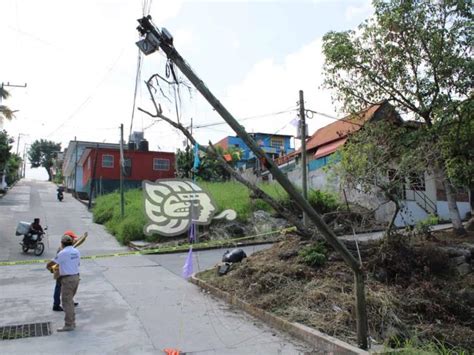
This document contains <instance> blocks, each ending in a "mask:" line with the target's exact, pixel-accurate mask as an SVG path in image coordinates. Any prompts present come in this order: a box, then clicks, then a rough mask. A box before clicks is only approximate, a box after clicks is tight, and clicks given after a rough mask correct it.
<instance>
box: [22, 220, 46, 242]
mask: <svg viewBox="0 0 474 355" xmlns="http://www.w3.org/2000/svg"><path fill="white" fill-rule="evenodd" d="M42 234H44V230H43V227H41V224H40V219H39V218H35V219H34V220H33V223H31V225H30V231H29V232H28V233H27V234H26V235H25V239H24V241H25V242H26V243H28V242H30V241H31V240H32V239H33V238H32V237H33V235H36V236H40V235H42ZM35 239H36V238H35Z"/></svg>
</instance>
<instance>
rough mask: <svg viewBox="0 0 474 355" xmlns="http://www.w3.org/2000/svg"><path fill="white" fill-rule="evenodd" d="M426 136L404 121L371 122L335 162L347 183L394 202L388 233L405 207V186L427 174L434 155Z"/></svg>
mask: <svg viewBox="0 0 474 355" xmlns="http://www.w3.org/2000/svg"><path fill="white" fill-rule="evenodd" d="M425 136H426V134H424V133H421V132H420V131H419V130H414V129H413V128H409V127H406V126H404V125H403V124H402V123H401V122H399V123H394V122H388V121H379V122H372V123H368V124H366V125H365V126H364V127H363V129H361V130H360V131H358V132H357V133H356V134H354V135H352V136H351V137H350V139H349V140H348V141H347V142H346V144H345V145H344V147H343V148H342V149H341V150H340V152H339V154H340V161H339V163H338V164H334V165H333V166H334V169H335V171H336V173H337V175H338V176H339V177H340V178H341V180H342V182H343V183H344V184H345V185H346V186H349V187H350V188H352V189H354V190H355V191H359V192H362V193H366V194H367V193H369V194H375V195H380V194H382V195H383V197H384V200H385V201H383V202H382V204H383V203H385V202H388V201H390V202H392V203H393V204H394V206H395V209H394V212H393V215H392V219H391V221H390V223H389V226H388V229H387V233H388V234H390V233H391V232H392V229H393V226H394V222H395V218H396V216H397V214H398V212H399V211H400V210H401V209H402V207H403V206H402V203H401V201H402V200H403V199H404V197H403V191H404V189H405V185H406V184H407V182H408V181H409V179H410V177H411V176H417V175H420V174H423V173H424V171H425V166H426V164H427V162H426V160H425V159H431V158H432V157H431V154H428V155H427V154H425V149H426V146H427V145H428V144H429V143H428V142H425V141H423V140H422V138H423V137H425ZM407 146H410V150H407V149H406V147H407Z"/></svg>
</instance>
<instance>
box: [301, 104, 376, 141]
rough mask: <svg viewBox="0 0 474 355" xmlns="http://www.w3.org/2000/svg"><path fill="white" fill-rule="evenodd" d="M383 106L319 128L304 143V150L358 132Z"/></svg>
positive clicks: (371, 108)
mask: <svg viewBox="0 0 474 355" xmlns="http://www.w3.org/2000/svg"><path fill="white" fill-rule="evenodd" d="M382 105H383V104H382V103H381V104H377V105H372V106H370V107H369V108H367V109H365V110H362V111H360V112H358V113H356V114H352V115H348V116H346V117H344V118H342V119H341V120H339V121H336V122H333V123H331V124H328V125H327V126H324V127H321V128H320V129H318V130H317V131H316V132H314V133H313V135H312V136H311V137H310V138H309V139H308V141H307V142H306V149H307V150H311V149H314V148H316V147H319V146H322V145H324V144H327V143H329V142H332V141H334V140H338V139H341V138H344V137H347V136H348V135H349V133H352V132H356V131H358V130H359V129H360V128H361V127H362V125H363V124H364V123H366V122H367V121H369V120H370V119H371V118H372V117H373V115H374V114H375V112H376V111H377V110H378V109H379V108H380V107H381V106H382Z"/></svg>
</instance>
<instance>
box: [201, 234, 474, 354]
mask: <svg viewBox="0 0 474 355" xmlns="http://www.w3.org/2000/svg"><path fill="white" fill-rule="evenodd" d="M433 237H434V238H433ZM404 238H405V240H402V239H399V240H393V242H391V243H381V244H380V245H378V246H376V247H375V248H376V252H374V253H369V254H368V255H369V256H367V257H365V258H363V260H364V267H365V269H366V270H367V282H366V297H367V312H368V319H369V331H370V336H371V337H372V339H374V340H375V341H376V342H377V343H379V344H380V343H390V341H392V345H394V344H393V343H396V342H401V341H403V340H404V339H410V338H413V337H416V338H418V339H421V340H429V341H433V339H434V338H436V339H437V340H439V341H442V342H444V343H446V344H451V345H453V346H459V347H462V348H465V349H474V313H473V306H474V304H472V299H473V294H474V275H473V273H472V272H471V273H468V274H466V275H464V276H459V275H458V274H456V270H455V268H454V267H453V265H451V264H450V262H448V260H450V258H449V256H448V252H447V251H444V250H443V249H442V248H441V249H440V248H439V247H448V246H453V245H454V246H459V244H462V243H466V242H470V241H471V240H474V234H472V233H471V234H470V235H469V236H468V237H467V238H464V239H460V240H457V239H456V238H455V239H454V240H453V241H452V242H451V241H450V239H449V238H450V235H449V233H447V234H446V233H443V232H442V233H433V235H432V237H431V240H426V239H425V240H422V239H420V240H416V239H413V240H410V243H407V241H406V236H405V237H404ZM310 245H311V243H310V242H307V241H302V240H300V238H299V237H297V236H295V235H291V236H287V238H286V239H285V240H284V241H281V242H278V243H276V244H274V245H273V247H272V248H270V249H267V250H263V251H260V252H257V253H255V254H253V255H251V256H250V257H249V258H247V259H244V262H242V263H240V264H235V265H233V266H232V268H231V270H230V272H229V273H228V274H227V275H225V276H222V277H219V276H217V273H216V270H208V271H206V272H204V273H202V274H200V275H199V277H201V278H203V279H205V280H206V281H208V282H209V283H211V284H212V285H214V286H216V287H218V288H220V289H222V290H224V291H227V292H230V293H232V294H236V295H237V296H239V297H240V298H242V299H244V300H246V301H247V302H249V303H251V304H252V305H255V306H257V307H261V308H263V309H264V310H266V311H270V312H272V313H274V314H275V315H277V316H280V317H283V318H285V319H287V320H289V321H296V322H299V323H302V324H305V325H307V326H310V327H313V328H315V329H318V330H320V331H322V332H324V333H327V334H329V335H332V336H335V337H337V338H340V339H342V340H345V341H347V342H349V343H352V344H356V333H355V329H356V325H355V317H354V315H355V310H354V294H353V275H352V272H351V270H350V269H349V268H348V267H347V266H346V265H345V264H344V263H343V262H342V261H338V260H333V261H327V262H326V263H324V265H322V266H317V267H310V266H308V265H307V264H305V262H304V261H303V260H302V257H301V253H300V251H301V250H303V249H305V248H306V249H307V248H308V247H310ZM328 253H330V251H329V252H328ZM467 260H468V259H467Z"/></svg>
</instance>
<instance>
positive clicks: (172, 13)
mask: <svg viewBox="0 0 474 355" xmlns="http://www.w3.org/2000/svg"><path fill="white" fill-rule="evenodd" d="M144 13H145V14H147V13H149V14H150V15H151V16H152V17H153V21H154V23H155V24H156V25H157V26H158V27H165V28H167V29H168V31H169V32H170V33H171V34H172V35H173V37H174V45H175V48H176V49H177V50H178V52H179V53H180V54H181V55H182V56H183V57H184V59H185V60H186V61H187V62H188V63H189V64H190V66H191V67H192V68H193V70H194V71H195V72H196V73H197V75H198V76H199V77H200V78H201V79H202V80H203V81H204V82H205V83H206V85H207V86H208V88H209V89H210V90H211V91H212V92H213V93H214V95H215V96H216V97H217V98H218V99H219V100H220V101H221V102H222V103H223V104H224V106H226V107H227V109H228V110H229V111H230V112H231V113H232V114H233V115H234V117H235V118H236V119H237V120H242V121H241V124H242V125H243V126H244V127H245V128H246V130H247V131H248V132H264V133H273V134H276V133H279V134H290V135H295V134H296V128H295V127H294V126H293V125H292V124H291V121H293V120H294V118H295V117H296V115H297V111H296V110H297V104H296V103H297V101H298V92H299V90H303V91H304V95H305V106H306V108H308V109H311V110H314V111H318V112H323V113H326V114H329V115H332V116H337V117H342V116H343V113H342V112H340V111H338V105H337V104H335V103H332V102H331V95H330V92H328V91H327V90H324V89H323V88H321V84H322V82H323V76H322V67H323V63H324V57H323V55H322V52H321V43H322V37H323V35H324V34H325V33H327V32H329V31H343V30H349V29H356V27H357V25H358V24H359V23H361V22H362V21H363V20H364V19H366V18H367V17H369V16H370V15H371V13H372V8H371V5H370V1H369V0H308V1H303V0H291V1H290V0H288V1H284V0H280V1H263V0H261V1H237V0H235V1H224V0H220V1H179V0H171V1H158V0H153V1H152V0H147V1H143V0H67V1H66V0H43V1H39V0H2V1H1V2H0V39H1V41H0V43H1V48H2V50H1V52H0V83H1V82H3V83H7V82H9V83H11V84H15V85H23V84H25V83H26V84H27V86H26V88H15V87H10V88H7V89H8V90H9V92H10V94H11V97H10V98H9V99H7V100H4V101H3V104H5V105H7V106H9V107H10V108H11V109H13V110H19V111H18V112H16V117H15V118H14V119H13V120H12V121H10V122H5V123H4V125H3V128H4V129H6V130H7V132H8V133H9V134H10V135H11V136H13V137H14V138H15V140H16V141H15V143H14V144H13V147H14V149H13V151H15V152H16V150H17V147H18V151H19V153H20V154H22V152H23V151H24V149H25V144H31V143H32V142H33V141H34V140H36V139H41V138H42V139H48V140H52V141H55V142H59V143H61V145H62V147H63V148H64V147H67V145H68V143H69V141H71V140H74V138H77V139H78V140H83V141H97V142H111V143H118V142H119V140H120V131H119V126H120V124H123V125H124V132H125V134H124V136H125V139H127V138H128V135H129V133H130V132H131V131H142V130H143V131H144V134H145V138H146V139H147V140H148V141H149V146H150V149H152V150H164V151H176V149H180V148H183V144H184V137H183V136H182V135H181V134H180V133H179V132H178V131H176V130H175V129H173V128H171V127H170V126H169V125H168V124H167V123H165V122H156V121H155V120H154V119H152V118H150V117H148V116H147V115H146V114H144V113H142V112H140V111H138V110H137V108H138V107H141V108H143V109H146V110H149V111H153V107H152V105H151V101H150V99H149V95H148V91H147V89H146V86H145V84H144V81H145V80H147V79H148V78H149V77H150V76H151V75H153V74H155V73H159V74H160V75H163V76H165V73H166V70H165V68H166V58H165V56H164V54H163V53H162V52H157V53H153V54H151V55H149V56H144V57H143V58H142V60H141V70H140V71H139V85H138V86H137V90H136V95H135V81H136V78H137V67H138V65H137V63H138V48H137V47H136V45H135V42H136V41H137V40H138V39H139V38H138V32H137V30H136V27H137V25H138V23H137V22H136V20H137V19H138V18H140V17H142V15H143V14H144ZM178 75H179V74H178ZM183 79H184V78H183ZM184 80H185V79H184ZM185 82H186V80H185ZM160 87H161V89H162V90H163V93H164V94H165V96H166V97H164V96H162V95H161V94H160V91H158V94H159V96H158V97H157V99H158V101H159V102H160V104H161V106H162V107H163V110H164V112H165V114H166V115H167V116H169V117H171V118H173V119H177V118H178V116H179V119H180V122H181V123H183V124H185V125H186V126H189V125H190V123H191V120H192V123H193V133H194V135H195V137H196V139H197V140H198V142H200V143H201V144H207V142H208V141H209V140H210V141H212V142H217V141H219V140H220V139H222V138H224V137H226V136H228V135H235V133H234V132H233V131H232V130H231V128H230V127H228V126H227V125H226V124H225V122H224V121H223V119H222V118H220V117H219V115H218V114H217V113H216V112H215V111H213V109H212V108H211V107H210V106H209V104H208V103H207V102H206V101H205V100H204V99H203V98H202V97H201V96H200V94H199V93H198V92H197V91H196V90H195V89H194V88H192V86H190V87H189V88H188V87H187V86H186V85H184V84H183V85H180V88H179V104H178V105H177V106H178V112H179V114H177V112H176V105H175V100H174V91H173V90H172V89H171V88H170V87H169V86H168V85H167V84H165V83H164V82H161V84H160ZM134 102H135V111H134V110H133V107H134ZM132 116H133V124H132ZM307 121H308V125H309V133H313V132H314V131H315V130H316V129H317V128H320V127H322V126H324V125H326V124H329V123H331V122H332V121H331V119H329V118H327V117H323V116H316V115H315V116H313V117H312V118H310V119H307ZM215 123H216V124H215ZM209 124H215V125H212V126H209ZM200 126H205V127H200ZM19 135H20V143H19V144H18V145H17V143H18V142H17V140H18V136H19ZM295 145H296V146H297V147H298V146H299V141H298V140H296V141H295Z"/></svg>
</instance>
